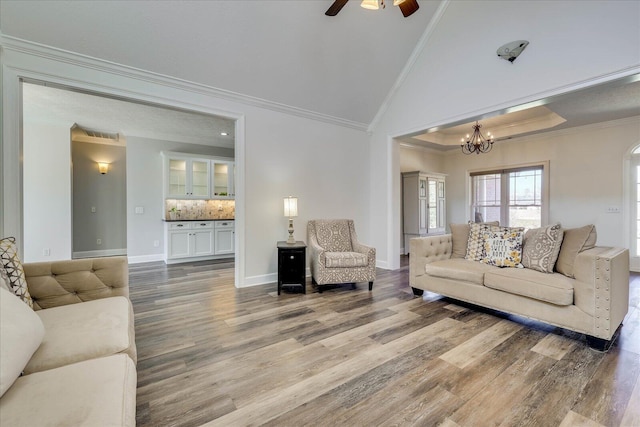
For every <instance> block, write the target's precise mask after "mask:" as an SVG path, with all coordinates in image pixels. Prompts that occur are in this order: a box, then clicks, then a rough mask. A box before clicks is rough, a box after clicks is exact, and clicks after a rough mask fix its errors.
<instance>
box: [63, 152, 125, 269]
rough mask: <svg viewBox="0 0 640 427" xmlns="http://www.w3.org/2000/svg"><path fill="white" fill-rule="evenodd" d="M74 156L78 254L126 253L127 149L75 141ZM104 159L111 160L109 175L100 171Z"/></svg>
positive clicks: (72, 155) (75, 237)
mask: <svg viewBox="0 0 640 427" xmlns="http://www.w3.org/2000/svg"><path fill="white" fill-rule="evenodd" d="M71 159H72V167H73V192H72V198H73V253H74V257H75V256H77V255H78V253H79V252H87V251H110V252H109V253H108V254H111V255H116V254H126V248H127V204H126V203H127V194H126V193H127V176H126V164H127V162H126V148H125V147H122V146H114V145H106V144H93V143H87V142H78V141H73V142H72V143H71ZM102 161H104V162H107V163H109V172H108V173H107V174H105V175H102V174H100V173H99V172H98V164H97V162H102ZM92 208H95V212H92ZM98 239H100V240H101V241H102V243H101V244H98V243H97V240H98ZM112 251H116V252H112ZM87 255H91V254H87Z"/></svg>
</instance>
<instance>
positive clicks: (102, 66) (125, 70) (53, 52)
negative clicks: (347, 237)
mask: <svg viewBox="0 0 640 427" xmlns="http://www.w3.org/2000/svg"><path fill="white" fill-rule="evenodd" d="M0 49H4V50H7V51H14V52H18V53H22V54H26V55H32V56H36V57H41V58H44V59H48V60H51V61H56V62H61V63H66V64H71V65H74V66H78V67H82V68H85V69H91V70H96V71H100V72H104V73H107V74H112V75H117V76H122V77H128V78H132V79H136V80H141V81H145V82H148V83H153V84H160V85H163V86H167V87H172V88H176V89H179V90H184V91H188V92H192V93H197V94H201V95H206V96H211V97H215V98H220V99H224V100H227V101H233V102H238V103H241V104H244V105H249V106H253V107H258V108H264V109H267V110H271V111H275V112H279V113H284V114H289V115H292V116H298V117H303V118H306V119H311V120H315V121H319V122H323V123H328V124H332V125H336V126H341V127H347V128H351V129H355V130H359V131H363V132H364V131H366V130H367V124H366V123H359V122H355V121H351V120H346V119H342V118H340V117H334V116H330V115H328V114H322V113H317V112H314V111H310V110H306V109H303V108H297V107H293V106H290V105H286V104H281V103H278V102H274V101H269V100H266V99H262V98H258V97H254V96H250V95H244V94H241V93H237V92H232V91H229V90H225V89H219V88H215V87H212V86H208V85H204V84H201V83H195V82H191V81H188V80H183V79H179V78H176V77H171V76H167V75H164V74H160V73H155V72H153V71H147V70H142V69H139V68H135V67H130V66H128V65H122V64H118V63H115V62H111V61H107V60H104V59H100V58H95V57H92V56H88V55H83V54H80V53H76V52H71V51H68V50H64V49H60V48H57V47H53V46H47V45H44V44H41V43H36V42H32V41H28V40H24V39H20V38H17V37H12V36H7V35H5V34H2V33H0Z"/></svg>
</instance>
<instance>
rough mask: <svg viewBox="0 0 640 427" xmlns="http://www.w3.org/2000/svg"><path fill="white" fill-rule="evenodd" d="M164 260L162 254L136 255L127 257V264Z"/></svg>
mask: <svg viewBox="0 0 640 427" xmlns="http://www.w3.org/2000/svg"><path fill="white" fill-rule="evenodd" d="M156 261H164V254H153V255H137V256H130V257H129V264H142V263H144V262H156Z"/></svg>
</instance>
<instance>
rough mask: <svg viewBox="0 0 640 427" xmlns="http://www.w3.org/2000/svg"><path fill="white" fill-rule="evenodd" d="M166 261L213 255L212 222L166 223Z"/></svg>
mask: <svg viewBox="0 0 640 427" xmlns="http://www.w3.org/2000/svg"><path fill="white" fill-rule="evenodd" d="M166 245H167V248H166V259H167V260H172V259H180V258H192V257H202V256H210V255H213V254H214V238H213V221H196V222H188V221H182V222H170V223H167V233H166Z"/></svg>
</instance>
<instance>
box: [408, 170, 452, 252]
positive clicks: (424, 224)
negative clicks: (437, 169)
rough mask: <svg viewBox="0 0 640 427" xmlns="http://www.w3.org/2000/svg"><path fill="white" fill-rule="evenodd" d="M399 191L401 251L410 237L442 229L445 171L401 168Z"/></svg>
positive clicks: (443, 223)
mask: <svg viewBox="0 0 640 427" xmlns="http://www.w3.org/2000/svg"><path fill="white" fill-rule="evenodd" d="M402 193H403V204H402V207H403V228H404V230H403V231H404V252H405V253H408V252H409V240H410V239H411V238H413V237H419V236H426V235H434V234H444V232H445V228H446V224H445V221H446V212H445V206H446V196H445V175H442V174H437V173H428V172H404V173H403V174H402Z"/></svg>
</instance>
